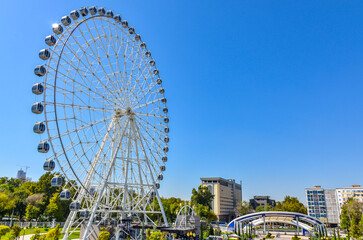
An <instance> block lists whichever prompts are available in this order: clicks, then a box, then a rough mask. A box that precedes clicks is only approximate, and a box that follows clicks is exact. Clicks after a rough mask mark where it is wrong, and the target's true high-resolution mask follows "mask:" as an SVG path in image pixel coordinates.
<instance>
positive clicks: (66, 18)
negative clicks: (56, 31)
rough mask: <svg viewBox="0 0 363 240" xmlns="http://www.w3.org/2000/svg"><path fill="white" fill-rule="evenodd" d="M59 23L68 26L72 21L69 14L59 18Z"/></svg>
mask: <svg viewBox="0 0 363 240" xmlns="http://www.w3.org/2000/svg"><path fill="white" fill-rule="evenodd" d="M61 23H62V24H63V25H64V26H68V25H70V24H71V23H72V20H71V18H70V17H69V16H64V17H62V19H61Z"/></svg>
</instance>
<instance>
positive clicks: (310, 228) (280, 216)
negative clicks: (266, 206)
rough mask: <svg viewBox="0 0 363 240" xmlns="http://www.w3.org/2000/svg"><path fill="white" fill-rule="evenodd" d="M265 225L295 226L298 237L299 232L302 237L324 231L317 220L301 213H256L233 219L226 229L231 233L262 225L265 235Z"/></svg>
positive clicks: (322, 225)
mask: <svg viewBox="0 0 363 240" xmlns="http://www.w3.org/2000/svg"><path fill="white" fill-rule="evenodd" d="M266 223H280V224H289V225H293V226H296V233H297V234H298V235H299V233H300V230H303V235H305V234H306V233H309V235H311V234H312V233H313V232H314V229H320V230H321V231H324V230H325V225H324V223H323V222H321V221H320V220H318V219H317V218H314V217H310V216H308V215H306V214H303V213H295V212H278V211H270V212H257V213H251V214H247V215H243V216H241V217H238V218H235V219H233V220H232V221H231V222H230V223H228V225H227V226H228V228H229V229H230V230H232V231H242V230H246V229H247V227H250V226H252V227H256V226H259V225H263V233H264V234H266Z"/></svg>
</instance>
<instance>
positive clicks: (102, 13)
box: [97, 7, 106, 16]
mask: <svg viewBox="0 0 363 240" xmlns="http://www.w3.org/2000/svg"><path fill="white" fill-rule="evenodd" d="M97 12H98V15H100V16H104V15H105V13H106V10H105V8H103V7H100V8H99V9H98V10H97Z"/></svg>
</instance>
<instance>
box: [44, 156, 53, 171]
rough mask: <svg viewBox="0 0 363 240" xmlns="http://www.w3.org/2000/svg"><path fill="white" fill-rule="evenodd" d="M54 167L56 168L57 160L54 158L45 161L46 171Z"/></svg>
mask: <svg viewBox="0 0 363 240" xmlns="http://www.w3.org/2000/svg"><path fill="white" fill-rule="evenodd" d="M54 168H55V162H54V161H53V160H52V159H50V160H47V161H45V162H44V164H43V169H44V170H45V171H48V172H51V171H53V170H54Z"/></svg>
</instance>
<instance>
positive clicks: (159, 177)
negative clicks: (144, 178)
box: [158, 173, 164, 181]
mask: <svg viewBox="0 0 363 240" xmlns="http://www.w3.org/2000/svg"><path fill="white" fill-rule="evenodd" d="M163 179H164V176H163V174H161V173H160V174H159V176H158V180H159V181H162V180H163Z"/></svg>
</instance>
